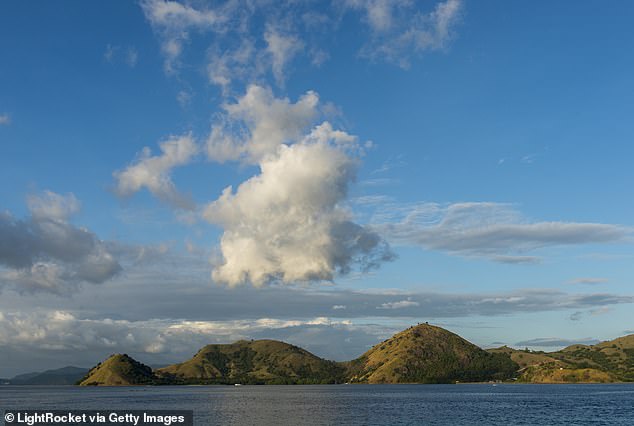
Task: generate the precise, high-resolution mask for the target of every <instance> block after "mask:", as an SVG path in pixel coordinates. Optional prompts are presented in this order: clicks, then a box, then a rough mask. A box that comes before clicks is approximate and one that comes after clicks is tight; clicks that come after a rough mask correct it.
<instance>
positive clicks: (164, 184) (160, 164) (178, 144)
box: [113, 134, 198, 210]
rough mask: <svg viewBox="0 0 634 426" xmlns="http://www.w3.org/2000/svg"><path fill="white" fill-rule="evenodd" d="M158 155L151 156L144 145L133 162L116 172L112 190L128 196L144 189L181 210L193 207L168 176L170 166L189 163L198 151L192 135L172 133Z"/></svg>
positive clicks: (169, 174) (192, 203) (163, 143)
mask: <svg viewBox="0 0 634 426" xmlns="http://www.w3.org/2000/svg"><path fill="white" fill-rule="evenodd" d="M159 146H160V149H161V155H158V156H152V154H151V152H150V149H149V148H148V147H145V148H144V149H143V151H142V152H141V154H140V156H139V158H138V159H137V160H136V162H135V163H133V164H131V165H130V166H128V167H127V168H126V169H124V170H120V171H116V172H114V173H113V176H114V178H115V180H116V188H115V192H116V194H117V195H119V196H121V197H129V196H131V195H132V194H134V193H135V192H137V191H139V190H141V189H143V188H146V189H148V190H149V191H150V192H151V193H152V194H153V195H154V196H156V197H158V198H159V199H160V200H162V201H164V202H166V203H168V204H170V205H172V206H174V207H177V208H180V209H185V210H192V209H194V207H195V205H194V202H193V201H192V200H191V199H190V198H189V197H187V196H186V195H184V194H181V193H180V192H179V191H178V190H177V189H176V187H175V185H174V183H173V182H172V178H171V171H172V169H173V168H175V167H178V166H183V165H185V164H188V163H189V162H190V161H191V160H192V158H193V157H194V156H195V155H196V154H197V153H198V146H197V145H196V142H195V141H194V138H193V137H192V135H191V134H185V135H181V136H171V137H170V138H169V139H167V140H166V141H164V142H161V143H160V144H159Z"/></svg>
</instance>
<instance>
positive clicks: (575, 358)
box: [489, 334, 634, 383]
mask: <svg viewBox="0 0 634 426" xmlns="http://www.w3.org/2000/svg"><path fill="white" fill-rule="evenodd" d="M489 352H493V353H503V354H506V355H507V356H509V357H510V358H511V359H512V360H513V361H515V362H517V363H518V364H519V365H520V370H519V371H518V381H520V382H527V383H610V382H631V381H634V334H632V335H629V336H624V337H619V338H618V339H614V340H611V341H607V342H602V343H598V344H596V345H572V346H568V347H567V348H564V349H562V350H560V351H555V352H541V351H540V352H536V351H525V350H524V351H522V350H517V349H511V348H508V347H506V346H503V347H501V348H496V349H490V350H489Z"/></svg>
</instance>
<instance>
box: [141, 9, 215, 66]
mask: <svg viewBox="0 0 634 426" xmlns="http://www.w3.org/2000/svg"><path fill="white" fill-rule="evenodd" d="M141 8H142V9H143V13H144V14H145V17H146V19H147V20H148V21H149V22H150V24H151V25H152V28H153V29H154V30H155V31H156V32H157V33H158V34H159V36H160V37H161V39H162V44H161V50H162V51H163V54H164V56H165V62H164V69H165V71H166V72H167V73H168V74H172V73H175V72H176V71H177V68H178V66H179V57H180V55H181V53H182V51H183V45H184V44H185V43H187V41H188V40H189V33H190V31H193V30H195V31H199V32H206V31H212V30H214V29H216V28H218V27H219V26H220V25H221V24H223V23H224V22H225V19H224V16H223V14H222V13H220V12H219V11H216V10H211V9H200V10H199V9H196V8H194V7H192V6H189V5H186V4H182V3H179V2H176V1H165V0H144V1H142V2H141Z"/></svg>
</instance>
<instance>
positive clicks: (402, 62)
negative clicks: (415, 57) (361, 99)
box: [344, 0, 462, 68]
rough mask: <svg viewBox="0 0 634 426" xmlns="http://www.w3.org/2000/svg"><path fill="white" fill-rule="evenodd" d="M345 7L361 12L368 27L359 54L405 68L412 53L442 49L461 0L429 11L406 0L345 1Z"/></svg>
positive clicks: (452, 33) (452, 30)
mask: <svg viewBox="0 0 634 426" xmlns="http://www.w3.org/2000/svg"><path fill="white" fill-rule="evenodd" d="M344 4H345V6H346V7H348V8H350V9H353V10H357V11H360V12H362V14H363V19H364V21H365V22H366V23H367V24H368V26H369V28H370V30H371V36H370V40H368V42H367V43H366V44H365V46H363V48H362V49H361V52H360V53H361V55H362V56H365V57H368V58H370V59H372V60H381V61H388V62H393V63H396V64H398V65H399V66H401V67H405V68H406V67H408V66H409V63H410V59H411V56H412V54H420V53H423V52H426V51H432V50H441V49H443V48H445V47H446V46H447V44H448V43H449V42H450V41H451V40H452V39H453V38H454V37H455V27H456V25H457V23H458V22H459V21H460V17H461V9H462V2H461V1H460V0H447V1H444V2H440V3H437V4H436V7H435V8H434V9H433V10H431V11H428V12H424V11H421V10H419V9H418V8H417V6H418V5H419V4H418V3H416V2H411V1H407V0H398V1H385V0H372V1H359V0H347V1H346V2H345V3H344Z"/></svg>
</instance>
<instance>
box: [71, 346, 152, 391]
mask: <svg viewBox="0 0 634 426" xmlns="http://www.w3.org/2000/svg"><path fill="white" fill-rule="evenodd" d="M78 384H79V385H80V386H131V385H153V384H161V381H160V380H158V379H157V378H156V376H155V375H154V373H153V372H152V369H151V368H150V367H148V366H147V365H144V364H141V363H140V362H138V361H136V360H134V359H132V358H130V357H129V356H128V355H126V354H123V355H122V354H115V355H112V356H110V357H109V358H108V359H106V360H105V361H104V362H102V363H99V364H97V365H96V366H95V367H93V368H91V369H90V371H89V372H88V374H86V376H85V377H84V378H83V379H81V380H80V381H79V383H78Z"/></svg>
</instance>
